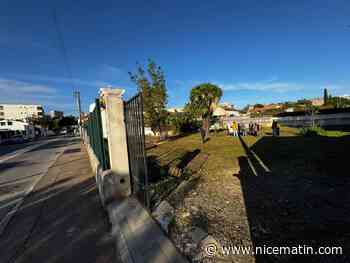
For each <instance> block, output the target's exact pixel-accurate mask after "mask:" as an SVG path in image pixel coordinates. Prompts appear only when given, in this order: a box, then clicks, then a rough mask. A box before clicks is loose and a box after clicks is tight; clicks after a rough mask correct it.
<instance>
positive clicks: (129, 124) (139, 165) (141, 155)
mask: <svg viewBox="0 0 350 263" xmlns="http://www.w3.org/2000/svg"><path fill="white" fill-rule="evenodd" d="M124 110H125V126H126V135H127V136H126V137H127V144H128V155H129V167H130V174H131V185H132V192H133V194H135V195H136V196H137V197H138V199H139V200H140V201H141V202H142V203H143V204H144V205H145V206H146V207H147V208H149V192H148V173H147V161H146V150H145V133H144V121H143V100H142V94H141V93H138V94H137V95H136V96H134V97H132V98H131V99H130V100H129V101H127V102H125V103H124Z"/></svg>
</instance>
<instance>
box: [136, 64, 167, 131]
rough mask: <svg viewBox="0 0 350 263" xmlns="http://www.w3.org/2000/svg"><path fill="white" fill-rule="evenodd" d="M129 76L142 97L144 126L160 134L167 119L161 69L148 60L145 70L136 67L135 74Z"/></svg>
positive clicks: (163, 79)
mask: <svg viewBox="0 0 350 263" xmlns="http://www.w3.org/2000/svg"><path fill="white" fill-rule="evenodd" d="M129 75H130V78H131V80H132V81H133V82H134V83H135V84H136V85H137V87H138V90H139V91H140V92H142V95H143V103H144V108H143V109H144V112H145V124H146V125H147V126H150V127H151V129H152V131H153V132H160V131H161V128H162V126H163V125H165V122H166V118H167V111H166V105H167V97H168V96H167V90H166V85H165V77H164V73H163V71H162V69H161V67H159V66H157V64H156V63H155V62H154V61H152V60H149V61H148V65H147V69H146V70H144V69H143V68H142V66H140V65H138V68H137V70H136V73H135V74H133V73H131V72H129Z"/></svg>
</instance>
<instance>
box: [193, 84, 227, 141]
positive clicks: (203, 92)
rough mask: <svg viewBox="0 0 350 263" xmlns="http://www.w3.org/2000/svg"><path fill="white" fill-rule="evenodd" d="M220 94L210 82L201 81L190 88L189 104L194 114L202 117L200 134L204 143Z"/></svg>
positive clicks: (219, 90) (220, 91) (218, 89)
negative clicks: (201, 82)
mask: <svg viewBox="0 0 350 263" xmlns="http://www.w3.org/2000/svg"><path fill="white" fill-rule="evenodd" d="M221 96H222V90H221V89H220V88H219V87H218V86H216V85H213V84H211V83H203V84H200V85H198V86H196V87H194V88H193V89H192V90H191V95H190V105H191V109H192V111H193V113H194V114H196V115H197V116H199V117H201V118H202V128H201V136H202V142H203V143H204V142H205V141H206V140H207V139H208V137H209V125H210V118H211V117H212V115H213V112H214V109H215V107H216V105H217V104H218V103H219V100H220V98H221Z"/></svg>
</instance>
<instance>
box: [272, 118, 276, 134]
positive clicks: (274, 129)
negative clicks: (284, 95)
mask: <svg viewBox="0 0 350 263" xmlns="http://www.w3.org/2000/svg"><path fill="white" fill-rule="evenodd" d="M271 128H272V136H276V135H277V122H276V121H275V120H273V121H272V126H271Z"/></svg>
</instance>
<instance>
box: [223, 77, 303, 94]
mask: <svg viewBox="0 0 350 263" xmlns="http://www.w3.org/2000/svg"><path fill="white" fill-rule="evenodd" d="M217 85H219V86H220V87H221V88H222V89H223V90H224V91H242V90H247V91H271V92H279V93H283V92H289V91H300V90H302V89H303V88H304V86H303V85H301V84H297V83H292V82H281V81H275V80H274V79H271V80H269V81H261V82H239V83H217Z"/></svg>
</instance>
